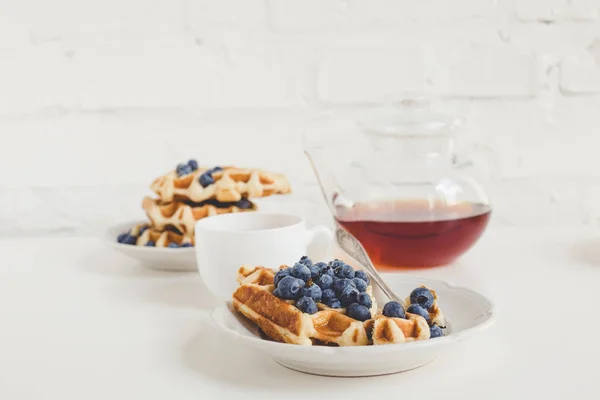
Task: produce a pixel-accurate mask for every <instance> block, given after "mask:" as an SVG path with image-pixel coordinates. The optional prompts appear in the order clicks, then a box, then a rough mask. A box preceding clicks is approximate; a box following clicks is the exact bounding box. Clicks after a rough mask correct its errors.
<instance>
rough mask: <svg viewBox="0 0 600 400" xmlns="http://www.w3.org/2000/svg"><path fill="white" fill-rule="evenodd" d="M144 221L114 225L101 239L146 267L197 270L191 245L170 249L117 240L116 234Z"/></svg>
mask: <svg viewBox="0 0 600 400" xmlns="http://www.w3.org/2000/svg"><path fill="white" fill-rule="evenodd" d="M144 223H147V221H131V222H128V223H124V224H119V225H115V226H113V227H111V228H109V229H108V230H107V231H106V232H105V234H104V236H103V238H102V240H103V242H104V243H106V245H107V246H109V247H111V248H113V249H115V250H117V251H120V252H121V253H123V254H126V255H128V256H129V257H131V258H134V259H136V260H138V261H140V262H141V263H142V264H143V265H144V266H146V267H148V268H152V269H160V270H170V271H197V270H198V269H197V267H196V253H195V249H194V248H193V247H184V248H177V249H170V248H164V247H146V246H134V245H130V244H121V243H118V242H117V236H119V234H120V233H123V232H127V231H129V230H130V229H131V228H132V227H133V226H135V225H138V224H144Z"/></svg>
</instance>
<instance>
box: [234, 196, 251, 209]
mask: <svg viewBox="0 0 600 400" xmlns="http://www.w3.org/2000/svg"><path fill="white" fill-rule="evenodd" d="M235 206H236V207H238V208H241V209H242V210H248V209H250V208H252V203H251V202H250V200H248V199H246V198H242V199H240V200H239V201H237V202H236V203H235Z"/></svg>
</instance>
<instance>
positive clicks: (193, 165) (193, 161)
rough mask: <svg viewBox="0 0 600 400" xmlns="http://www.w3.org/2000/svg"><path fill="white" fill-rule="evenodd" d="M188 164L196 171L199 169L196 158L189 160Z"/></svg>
mask: <svg viewBox="0 0 600 400" xmlns="http://www.w3.org/2000/svg"><path fill="white" fill-rule="evenodd" d="M188 165H189V166H190V168H191V169H192V171H195V170H197V169H198V161H196V160H194V159H191V160H190V161H188Z"/></svg>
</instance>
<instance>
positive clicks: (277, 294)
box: [273, 288, 281, 298]
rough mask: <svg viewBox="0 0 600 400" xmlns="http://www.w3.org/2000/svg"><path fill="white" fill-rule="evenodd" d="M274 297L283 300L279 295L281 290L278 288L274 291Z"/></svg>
mask: <svg viewBox="0 0 600 400" xmlns="http://www.w3.org/2000/svg"><path fill="white" fill-rule="evenodd" d="M273 295H274V296H275V297H279V298H281V293H279V289H277V288H275V290H273Z"/></svg>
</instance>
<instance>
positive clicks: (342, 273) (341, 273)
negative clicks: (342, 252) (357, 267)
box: [335, 264, 354, 279]
mask: <svg viewBox="0 0 600 400" xmlns="http://www.w3.org/2000/svg"><path fill="white" fill-rule="evenodd" d="M335 276H337V277H338V278H345V279H352V278H354V268H352V267H351V266H350V265H348V264H343V265H341V266H339V267H337V268H335Z"/></svg>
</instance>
